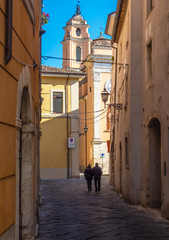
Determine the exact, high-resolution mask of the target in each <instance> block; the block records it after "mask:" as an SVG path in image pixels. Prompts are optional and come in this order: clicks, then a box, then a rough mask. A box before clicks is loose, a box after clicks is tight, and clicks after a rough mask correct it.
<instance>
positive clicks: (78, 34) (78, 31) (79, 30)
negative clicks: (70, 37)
mask: <svg viewBox="0 0 169 240" xmlns="http://www.w3.org/2000/svg"><path fill="white" fill-rule="evenodd" d="M76 35H77V36H78V37H79V36H80V35H81V29H80V28H77V29H76Z"/></svg>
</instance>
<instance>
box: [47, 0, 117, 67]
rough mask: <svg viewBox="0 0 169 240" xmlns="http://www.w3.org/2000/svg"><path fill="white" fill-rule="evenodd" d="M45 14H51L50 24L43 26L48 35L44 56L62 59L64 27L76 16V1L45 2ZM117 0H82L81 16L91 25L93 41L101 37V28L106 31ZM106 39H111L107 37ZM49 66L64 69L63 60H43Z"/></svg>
mask: <svg viewBox="0 0 169 240" xmlns="http://www.w3.org/2000/svg"><path fill="white" fill-rule="evenodd" d="M43 4H44V8H43V11H44V12H45V13H49V15H50V20H49V23H48V24H46V25H44V26H43V29H44V30H46V33H45V34H43V35H42V56H53V57H62V55H63V54H62V44H61V43H60V42H61V41H62V40H63V37H64V30H63V27H64V26H66V22H67V21H68V20H69V19H70V18H71V17H72V16H73V15H74V14H75V11H76V5H77V1H76V0H43ZM116 4H117V0H104V1H101V0H81V1H80V7H81V15H82V16H83V17H84V19H85V20H86V21H87V23H88V24H89V25H90V28H89V34H90V38H91V39H95V38H97V37H99V35H100V31H101V29H100V28H101V27H103V32H104V30H105V26H106V21H107V15H108V14H109V13H111V12H113V11H115V10H116ZM104 37H107V38H109V37H108V36H107V35H104ZM42 64H43V65H47V66H54V67H62V60H43V59H42Z"/></svg>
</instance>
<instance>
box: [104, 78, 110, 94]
mask: <svg viewBox="0 0 169 240" xmlns="http://www.w3.org/2000/svg"><path fill="white" fill-rule="evenodd" d="M105 88H106V91H108V93H111V80H108V81H107V82H106V83H105Z"/></svg>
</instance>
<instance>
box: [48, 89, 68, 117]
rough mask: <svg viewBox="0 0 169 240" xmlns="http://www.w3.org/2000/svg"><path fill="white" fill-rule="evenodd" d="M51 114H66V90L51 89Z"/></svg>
mask: <svg viewBox="0 0 169 240" xmlns="http://www.w3.org/2000/svg"><path fill="white" fill-rule="evenodd" d="M50 92H51V95H50V97H51V99H50V104H51V113H53V114H64V113H65V90H64V89H51V90H50Z"/></svg>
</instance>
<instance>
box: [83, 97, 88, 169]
mask: <svg viewBox="0 0 169 240" xmlns="http://www.w3.org/2000/svg"><path fill="white" fill-rule="evenodd" d="M83 101H84V102H85V127H87V109H86V108H87V106H86V99H84V97H83ZM85 153H86V158H85V164H86V167H87V132H86V131H85Z"/></svg>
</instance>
